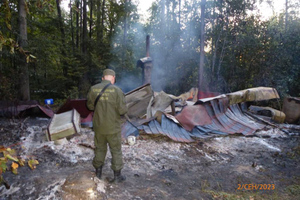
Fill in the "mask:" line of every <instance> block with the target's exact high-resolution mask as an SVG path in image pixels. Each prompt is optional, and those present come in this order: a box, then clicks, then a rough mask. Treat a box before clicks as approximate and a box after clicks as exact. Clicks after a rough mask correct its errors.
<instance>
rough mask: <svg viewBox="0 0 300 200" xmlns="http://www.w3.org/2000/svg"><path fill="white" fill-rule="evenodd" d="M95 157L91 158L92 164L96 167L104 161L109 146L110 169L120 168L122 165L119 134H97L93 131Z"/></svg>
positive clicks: (116, 169)
mask: <svg viewBox="0 0 300 200" xmlns="http://www.w3.org/2000/svg"><path fill="white" fill-rule="evenodd" d="M94 142H95V151H94V152H95V157H94V159H93V166H94V167H95V168H98V167H100V166H102V165H103V164H104V162H105V157H106V153H107V146H109V150H110V153H111V155H112V159H111V169H112V170H114V171H118V170H121V169H122V168H123V166H124V163H123V158H122V145H121V144H122V138H121V133H119V134H107V135H104V134H97V133H95V138H94Z"/></svg>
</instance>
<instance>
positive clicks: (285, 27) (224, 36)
mask: <svg viewBox="0 0 300 200" xmlns="http://www.w3.org/2000/svg"><path fill="white" fill-rule="evenodd" d="M78 2H79V1H78V0H72V1H71V3H72V6H71V8H72V10H68V11H67V12H65V11H63V12H62V16H61V17H62V22H63V24H62V26H61V25H60V21H59V16H58V12H57V7H56V1H54V0H49V1H42V0H29V1H26V3H27V4H26V6H27V7H26V8H27V26H28V27H27V30H28V47H27V49H24V51H26V55H27V56H28V57H29V58H30V60H29V61H30V62H29V63H28V66H29V77H30V92H31V98H32V99H37V100H43V99H45V98H54V99H64V98H68V97H71V98H85V95H86V92H87V90H88V88H89V86H90V85H91V84H95V83H97V82H99V80H100V77H101V72H102V70H103V69H105V68H106V66H113V67H114V68H115V70H116V71H117V80H118V81H117V84H119V86H120V87H121V88H122V87H123V89H124V90H126V91H128V90H130V89H133V87H137V86H139V85H140V84H141V69H137V68H136V62H137V60H138V59H140V58H143V57H145V56H146V50H145V38H146V35H147V34H149V35H150V38H151V45H150V56H151V58H152V59H153V72H152V75H153V76H152V87H153V89H154V90H156V91H160V90H164V91H165V92H167V93H172V94H175V95H178V94H180V93H183V92H186V91H188V90H189V89H190V88H191V87H196V86H197V82H198V68H199V58H200V52H199V49H200V48H199V47H200V24H201V23H200V22H201V20H200V14H201V12H200V1H197V0H191V1H182V0H181V1H176V0H156V2H155V3H153V5H152V7H151V8H150V9H149V13H150V14H151V15H150V18H149V19H148V21H147V22H146V24H144V23H142V22H141V21H140V17H139V15H138V14H137V7H136V5H135V4H134V2H132V1H125V0H121V1H116V0H106V1H105V4H103V2H104V1H103V0H101V1H99V2H97V1H95V0H91V1H88V6H89V8H88V9H87V10H88V13H87V16H88V19H87V27H88V38H87V39H86V40H83V38H82V33H83V30H82V20H83V19H82V17H81V16H82V8H81V7H77V6H78ZM255 2H256V1H255V0H247V1H242V0H224V1H216V0H207V1H206V13H205V16H206V20H205V23H206V27H205V29H206V32H205V34H206V39H205V45H206V48H205V53H206V58H205V69H204V78H205V86H204V87H203V88H206V90H209V91H214V92H220V93H225V92H231V91H236V90H242V89H245V88H249V87H256V86H268V87H275V88H276V89H277V90H278V91H279V93H280V95H281V96H286V95H291V96H300V82H299V81H298V80H299V78H300V66H299V63H300V60H299V59H300V58H299V55H300V52H299V51H300V45H299V44H300V38H299V37H298V36H299V33H300V23H299V21H300V20H299V4H297V3H296V1H289V2H290V3H291V7H290V8H289V13H288V19H287V20H286V19H285V17H286V15H285V13H281V14H280V15H278V16H274V17H273V18H271V19H269V20H266V21H262V20H261V18H260V16H256V15H254V14H253V13H252V14H249V13H250V11H255V10H256V7H255V5H256V4H255ZM91 3H93V4H91ZM0 6H1V7H0V27H1V32H0V53H1V54H0V84H1V85H0V100H15V99H17V98H18V88H19V87H20V85H19V81H18V79H17V78H16V77H19V73H20V65H19V59H20V58H19V51H20V49H19V48H18V45H17V41H18V23H17V22H18V1H17V0H4V1H2V2H1V3H0ZM103 6H104V7H103ZM70 11H72V12H70ZM91 12H92V13H91ZM90 14H92V15H90ZM286 22H287V23H286ZM90 25H91V26H90ZM90 27H91V29H90ZM83 45H86V52H83V50H82V47H83ZM29 55H31V56H29ZM129 82H131V83H129Z"/></svg>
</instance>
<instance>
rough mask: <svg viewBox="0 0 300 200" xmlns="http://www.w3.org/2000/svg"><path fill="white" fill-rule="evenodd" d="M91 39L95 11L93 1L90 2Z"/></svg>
mask: <svg viewBox="0 0 300 200" xmlns="http://www.w3.org/2000/svg"><path fill="white" fill-rule="evenodd" d="M90 2H91V4H90V38H92V26H93V9H94V4H93V0H90Z"/></svg>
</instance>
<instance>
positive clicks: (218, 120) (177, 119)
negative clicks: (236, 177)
mask: <svg viewBox="0 0 300 200" xmlns="http://www.w3.org/2000/svg"><path fill="white" fill-rule="evenodd" d="M234 96H236V97H234ZM277 97H278V93H277V91H276V90H275V89H273V88H264V87H260V88H251V89H248V90H244V91H240V92H237V93H234V94H232V93H230V95H229V96H227V95H220V96H217V97H214V98H207V99H202V100H199V101H197V102H196V103H195V105H193V106H185V107H184V108H183V110H182V111H181V112H180V113H179V114H177V115H176V116H172V115H168V114H163V115H162V119H161V123H159V122H158V121H156V120H151V121H150V122H148V123H144V124H143V125H142V126H139V127H138V129H139V130H142V131H144V133H146V134H162V135H166V136H168V137H169V138H171V139H172V140H174V141H178V142H192V141H194V139H193V137H194V138H207V137H212V136H215V135H228V134H236V133H240V134H243V135H253V134H254V132H256V131H257V130H259V129H263V128H264V127H265V126H266V125H265V124H262V123H260V122H259V121H257V120H255V119H254V118H252V117H251V116H249V115H248V114H247V112H246V111H247V110H245V109H247V107H246V105H244V104H243V103H241V104H232V102H233V99H235V98H236V99H235V100H237V101H240V100H245V101H247V100H265V99H272V98H277ZM235 100H234V101H235ZM134 129H136V130H137V128H133V129H132V128H131V129H130V128H128V130H130V131H131V132H133V130H134ZM130 131H129V132H130ZM126 134H127V135H129V134H130V133H126Z"/></svg>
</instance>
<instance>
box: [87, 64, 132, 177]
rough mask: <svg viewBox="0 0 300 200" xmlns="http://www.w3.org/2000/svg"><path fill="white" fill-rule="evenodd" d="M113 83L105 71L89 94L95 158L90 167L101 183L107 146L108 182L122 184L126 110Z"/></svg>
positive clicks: (118, 89) (112, 78) (122, 95)
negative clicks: (123, 117)
mask: <svg viewBox="0 0 300 200" xmlns="http://www.w3.org/2000/svg"><path fill="white" fill-rule="evenodd" d="M114 83H115V72H114V71H113V70H111V69H106V70H104V71H103V77H102V82H101V83H99V84H96V85H94V86H92V87H91V88H90V90H89V93H88V96H87V107H88V109H90V110H94V116H93V128H94V132H95V137H94V142H95V157H94V159H93V166H94V167H95V169H96V176H97V177H98V178H100V179H101V175H102V167H103V165H104V161H105V157H106V152H107V144H108V145H109V149H110V152H111V155H112V160H111V169H112V170H113V171H114V178H113V179H111V180H110V182H121V181H123V180H125V176H122V175H121V170H122V168H123V165H124V164H123V159H122V149H121V123H122V122H121V115H124V114H126V113H127V107H126V103H125V97H124V93H123V92H122V90H121V89H120V88H118V87H117V86H115V85H114ZM108 84H109V86H108V87H107V88H106V89H105V91H104V93H103V94H102V95H101V97H100V98H99V100H98V102H97V104H96V107H95V106H94V103H95V100H96V98H97V96H98V94H99V93H100V92H101V91H102V89H103V88H104V87H105V86H106V85H108Z"/></svg>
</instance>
